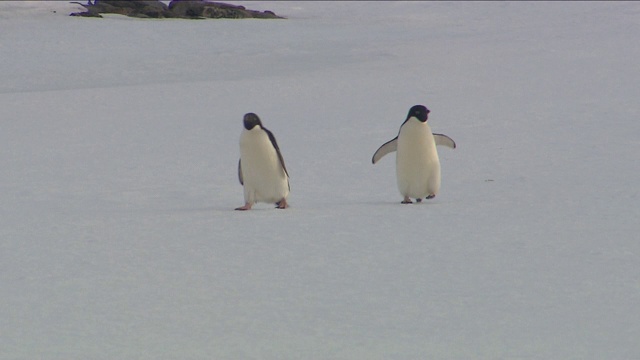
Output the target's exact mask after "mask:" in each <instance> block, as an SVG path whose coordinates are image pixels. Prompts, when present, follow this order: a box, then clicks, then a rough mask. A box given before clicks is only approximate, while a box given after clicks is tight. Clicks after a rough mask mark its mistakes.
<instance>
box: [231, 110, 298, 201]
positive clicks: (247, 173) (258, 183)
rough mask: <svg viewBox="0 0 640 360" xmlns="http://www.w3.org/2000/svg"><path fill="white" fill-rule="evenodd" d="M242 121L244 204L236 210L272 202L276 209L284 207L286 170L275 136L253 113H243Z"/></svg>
mask: <svg viewBox="0 0 640 360" xmlns="http://www.w3.org/2000/svg"><path fill="white" fill-rule="evenodd" d="M243 123H244V129H243V130H242V134H241V135H240V160H239V161H238V178H239V180H240V184H242V185H243V187H244V206H241V207H238V208H236V210H250V209H251V207H252V206H253V205H254V204H255V203H257V202H266V203H275V204H276V208H278V209H286V208H287V207H288V206H289V205H288V204H287V196H289V190H290V188H289V173H288V172H287V168H286V167H285V165H284V159H283V158H282V154H281V153H280V148H279V147H278V143H277V142H276V138H275V137H274V136H273V133H271V131H269V130H268V129H266V128H265V127H263V126H262V122H261V121H260V118H259V117H258V115H256V114H254V113H248V114H245V115H244V119H243Z"/></svg>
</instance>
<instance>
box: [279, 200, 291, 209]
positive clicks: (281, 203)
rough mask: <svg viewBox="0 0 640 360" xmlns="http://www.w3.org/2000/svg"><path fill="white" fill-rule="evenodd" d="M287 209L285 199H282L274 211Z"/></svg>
mask: <svg viewBox="0 0 640 360" xmlns="http://www.w3.org/2000/svg"><path fill="white" fill-rule="evenodd" d="M288 207H289V204H287V199H282V200H280V201H278V202H277V203H276V209H286V208H288Z"/></svg>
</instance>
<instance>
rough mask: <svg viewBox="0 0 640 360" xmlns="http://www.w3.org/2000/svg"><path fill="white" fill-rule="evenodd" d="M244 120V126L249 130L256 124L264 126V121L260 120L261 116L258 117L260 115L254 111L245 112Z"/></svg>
mask: <svg viewBox="0 0 640 360" xmlns="http://www.w3.org/2000/svg"><path fill="white" fill-rule="evenodd" d="M243 122H244V128H245V129H247V130H251V129H253V128H254V127H255V126H256V125H260V127H262V122H261V121H260V118H259V117H258V115H256V114H254V113H248V114H245V115H244V119H243Z"/></svg>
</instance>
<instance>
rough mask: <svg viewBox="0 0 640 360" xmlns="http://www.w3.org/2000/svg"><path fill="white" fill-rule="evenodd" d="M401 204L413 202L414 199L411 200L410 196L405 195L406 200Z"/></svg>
mask: <svg viewBox="0 0 640 360" xmlns="http://www.w3.org/2000/svg"><path fill="white" fill-rule="evenodd" d="M401 204H413V201H411V199H409V197H408V196H405V197H404V200H402V202H401Z"/></svg>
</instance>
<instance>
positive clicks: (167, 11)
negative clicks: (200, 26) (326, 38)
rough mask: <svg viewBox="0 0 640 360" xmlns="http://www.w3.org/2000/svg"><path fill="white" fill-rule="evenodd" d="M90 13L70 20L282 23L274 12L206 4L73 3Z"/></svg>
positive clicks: (144, 0) (188, 0) (189, 0)
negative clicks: (121, 17) (116, 17)
mask: <svg viewBox="0 0 640 360" xmlns="http://www.w3.org/2000/svg"><path fill="white" fill-rule="evenodd" d="M74 4H79V5H81V6H83V7H84V8H85V9H87V10H86V11H84V12H76V13H72V14H71V16H83V17H99V18H101V17H102V15H101V14H120V15H126V16H130V17H137V18H154V19H165V18H180V19H222V18H224V19H246V18H257V19H283V17H281V16H278V15H276V14H274V13H273V12H272V11H268V10H267V11H258V10H249V9H247V8H245V7H244V6H239V5H231V4H226V3H220V2H211V1H206V0H172V1H171V2H170V3H169V5H168V6H167V5H166V4H164V3H163V2H161V1H160V0H95V1H94V2H93V3H92V2H91V0H88V2H87V4H81V3H79V2H74Z"/></svg>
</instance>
